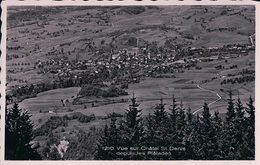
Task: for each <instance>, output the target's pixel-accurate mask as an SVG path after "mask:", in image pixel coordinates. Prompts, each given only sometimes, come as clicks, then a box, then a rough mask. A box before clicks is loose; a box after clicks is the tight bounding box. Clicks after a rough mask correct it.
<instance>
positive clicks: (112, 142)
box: [95, 117, 121, 160]
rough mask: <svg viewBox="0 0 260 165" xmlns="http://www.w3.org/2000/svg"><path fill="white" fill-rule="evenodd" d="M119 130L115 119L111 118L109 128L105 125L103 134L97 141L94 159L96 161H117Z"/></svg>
mask: <svg viewBox="0 0 260 165" xmlns="http://www.w3.org/2000/svg"><path fill="white" fill-rule="evenodd" d="M120 140H121V139H120V135H119V130H118V129H117V126H116V118H115V117H112V118H111V123H110V128H108V126H107V125H105V128H104V134H103V136H101V138H100V139H99V142H98V145H97V152H96V154H95V159H97V160H114V159H117V158H118V157H117V155H116V149H117V147H118V146H120V144H121V143H120Z"/></svg>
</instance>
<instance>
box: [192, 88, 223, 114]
mask: <svg viewBox="0 0 260 165" xmlns="http://www.w3.org/2000/svg"><path fill="white" fill-rule="evenodd" d="M197 87H198V88H199V89H201V90H204V91H209V92H211V93H214V94H216V95H217V96H218V99H217V100H215V101H212V102H211V103H209V104H208V106H210V105H212V104H214V103H216V102H218V101H219V100H221V99H222V97H221V96H220V95H219V94H218V93H217V92H215V91H212V90H209V89H205V88H202V87H201V86H200V85H199V84H197ZM201 110H203V107H201V108H199V109H197V110H196V111H194V112H193V115H195V114H196V113H198V112H200V111H201Z"/></svg>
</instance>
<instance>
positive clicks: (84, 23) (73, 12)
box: [7, 6, 255, 87]
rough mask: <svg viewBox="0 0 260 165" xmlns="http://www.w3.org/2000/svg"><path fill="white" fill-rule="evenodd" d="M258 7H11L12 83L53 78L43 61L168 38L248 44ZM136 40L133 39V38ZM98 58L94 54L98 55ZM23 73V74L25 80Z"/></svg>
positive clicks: (194, 43) (189, 43)
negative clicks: (42, 67)
mask: <svg viewBox="0 0 260 165" xmlns="http://www.w3.org/2000/svg"><path fill="white" fill-rule="evenodd" d="M254 10H255V9H254V7H253V6H252V7H248V6H243V7H241V6H214V7H211V6H206V7H205V6H203V7H202V6H183V7H181V8H180V7H179V6H159V7H153V6H145V7H140V6H139V7H138V6H133V7H120V6H113V7H19V8H17V7H9V9H8V25H7V27H8V32H7V33H8V34H7V38H8V39H7V45H8V46H7V60H8V62H7V71H8V82H9V84H8V86H9V87H12V86H14V85H23V84H27V83H29V84H30V83H39V82H42V81H49V80H52V79H53V75H51V74H46V73H42V72H40V71H39V70H38V68H37V67H36V66H37V64H39V63H40V62H42V61H47V60H51V59H55V58H62V57H65V56H66V57H67V58H69V60H82V61H83V60H89V59H92V58H97V57H96V54H97V52H102V51H111V49H113V51H118V50H121V49H123V48H129V47H136V44H137V43H136V42H135V41H133V38H134V39H137V40H138V44H139V45H138V46H142V45H144V44H145V43H147V42H149V43H152V42H156V43H157V44H158V45H159V46H163V45H165V43H166V42H167V41H169V42H168V43H170V44H171V45H179V46H181V47H184V48H185V47H221V46H223V45H228V44H247V43H249V38H248V37H249V35H251V34H254V28H255V21H254ZM131 39H132V42H131ZM93 56H94V57H93ZM21 77H22V78H21Z"/></svg>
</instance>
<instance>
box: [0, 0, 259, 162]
mask: <svg viewBox="0 0 260 165" xmlns="http://www.w3.org/2000/svg"><path fill="white" fill-rule="evenodd" d="M28 5H30V6H31V5H32V6H34V5H39V6H70V5H75V6H80V5H97V6H100V5H101V6H109V5H120V6H126V5H255V8H256V14H255V15H256V18H255V21H256V28H255V29H256V57H255V60H256V62H255V63H256V65H255V66H256V81H255V91H256V92H255V106H256V109H259V108H260V102H259V101H258V100H259V98H260V87H259V86H257V82H260V77H259V72H260V66H257V64H259V65H260V56H259V53H260V50H259V48H260V45H259V44H260V42H259V41H258V39H260V32H259V31H257V30H258V29H259V30H260V2H255V1H252V0H233V1H232V0H218V1H210V0H202V1H195V0H184V1H178V0H157V1H151V0H143V1H134V0H124V1H118V0H116V1H108V0H103V1H97V0H89V1H83V0H63V1H52V0H25V1H19V0H4V1H3V2H2V4H1V8H2V16H1V20H2V28H1V31H2V40H1V51H2V55H1V57H0V65H1V67H2V71H1V73H0V78H1V84H0V92H1V95H2V97H1V98H0V105H1V112H0V113H1V125H0V126H1V127H0V128H2V129H1V131H0V135H1V136H0V146H1V148H0V164H10V165H20V164H22V165H24V164H26V165H27V164H32V165H33V164H40V165H56V164H62V165H71V164H75V163H77V164H84V165H85V164H90V163H91V164H104V163H106V164H113V165H117V164H120V165H121V164H124V165H125V164H136V165H141V164H148V163H149V164H150V165H157V164H158V163H159V164H163V165H164V164H172V163H174V164H187V165H194V164H213V165H215V164H225V165H237V164H248V165H257V164H259V163H260V162H259V147H260V142H259V140H258V139H259V138H260V135H259V129H260V122H259V119H260V116H259V115H260V112H258V111H257V110H256V114H255V116H256V123H255V131H256V136H255V139H256V143H255V146H256V156H255V161H94V160H91V161H87V160H86V161H67V160H66V161H45V160H42V161H30V162H29V161H5V160H4V147H3V146H4V127H5V123H4V116H5V110H4V109H5V84H6V79H5V77H6V67H5V66H6V65H5V60H6V35H5V34H6V11H7V6H28Z"/></svg>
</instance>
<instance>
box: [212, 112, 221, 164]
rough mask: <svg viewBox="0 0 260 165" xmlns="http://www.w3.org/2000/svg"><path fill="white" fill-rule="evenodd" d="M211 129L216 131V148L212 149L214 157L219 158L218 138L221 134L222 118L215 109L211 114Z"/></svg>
mask: <svg viewBox="0 0 260 165" xmlns="http://www.w3.org/2000/svg"><path fill="white" fill-rule="evenodd" d="M212 124H213V129H214V131H215V132H216V137H215V140H216V147H217V148H216V149H215V151H214V159H217V160H219V159H221V158H222V157H221V149H220V146H221V144H220V139H221V135H222V127H223V122H222V119H221V118H220V117H219V112H217V111H215V112H214V116H213V121H212Z"/></svg>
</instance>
